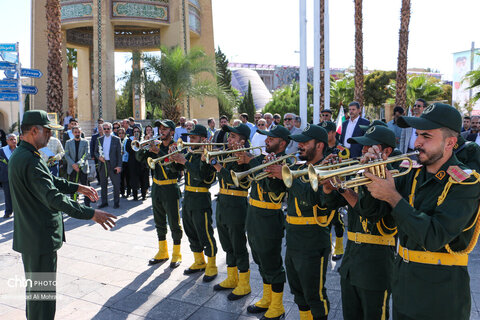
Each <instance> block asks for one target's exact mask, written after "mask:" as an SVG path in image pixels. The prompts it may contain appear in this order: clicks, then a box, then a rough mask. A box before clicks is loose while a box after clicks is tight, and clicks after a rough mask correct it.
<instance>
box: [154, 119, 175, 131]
mask: <svg viewBox="0 0 480 320" xmlns="http://www.w3.org/2000/svg"><path fill="white" fill-rule="evenodd" d="M155 126H164V127H166V128H171V129H172V130H175V123H174V122H173V121H172V120H169V119H165V120H157V121H155Z"/></svg>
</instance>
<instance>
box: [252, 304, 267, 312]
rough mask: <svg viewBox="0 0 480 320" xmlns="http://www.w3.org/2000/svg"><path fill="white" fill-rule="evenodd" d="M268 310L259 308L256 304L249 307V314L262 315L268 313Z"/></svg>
mask: <svg viewBox="0 0 480 320" xmlns="http://www.w3.org/2000/svg"><path fill="white" fill-rule="evenodd" d="M267 310H268V308H261V307H257V306H256V305H254V304H252V305H250V306H248V307H247V312H248V313H262V312H266V311H267Z"/></svg>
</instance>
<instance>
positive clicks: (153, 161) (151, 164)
mask: <svg viewBox="0 0 480 320" xmlns="http://www.w3.org/2000/svg"><path fill="white" fill-rule="evenodd" d="M181 151H182V149H177V150H175V151H173V152H170V153H169V154H166V155H164V156H161V157H160V158H156V159H153V158H152V157H148V158H147V164H148V166H149V167H150V169H152V170H155V165H156V164H157V163H158V164H159V165H161V166H164V165H167V164H168V163H167V162H166V161H165V160H166V159H168V158H169V157H170V156H171V155H173V154H175V153H179V152H181Z"/></svg>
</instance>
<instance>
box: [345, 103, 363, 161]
mask: <svg viewBox="0 0 480 320" xmlns="http://www.w3.org/2000/svg"><path fill="white" fill-rule="evenodd" d="M348 114H349V115H350V119H348V120H345V121H344V122H343V123H342V134H341V135H340V143H341V144H342V145H343V146H345V147H346V148H349V149H350V156H351V157H352V158H355V157H359V156H361V155H362V146H361V145H360V144H354V145H350V143H348V142H347V141H348V139H350V138H352V137H359V136H363V134H364V131H363V130H362V129H361V128H360V125H362V126H368V125H369V124H370V121H368V120H367V119H363V118H362V117H360V115H361V114H362V108H361V107H360V104H359V103H358V102H357V101H353V102H351V103H350V104H349V105H348Z"/></svg>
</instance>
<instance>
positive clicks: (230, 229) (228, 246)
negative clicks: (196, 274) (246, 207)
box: [217, 206, 250, 272]
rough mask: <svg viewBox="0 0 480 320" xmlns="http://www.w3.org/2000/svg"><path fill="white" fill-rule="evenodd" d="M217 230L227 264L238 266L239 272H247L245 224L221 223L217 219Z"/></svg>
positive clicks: (248, 265)
mask: <svg viewBox="0 0 480 320" xmlns="http://www.w3.org/2000/svg"><path fill="white" fill-rule="evenodd" d="M217 208H218V206H217ZM217 212H218V211H217ZM217 217H218V214H217ZM217 231H218V237H219V238H220V243H221V245H222V248H223V251H225V252H226V253H227V266H228V267H238V270H239V271H240V272H247V271H248V269H250V263H249V259H248V250H247V236H246V233H245V224H223V223H220V222H219V221H218V219H217Z"/></svg>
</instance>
